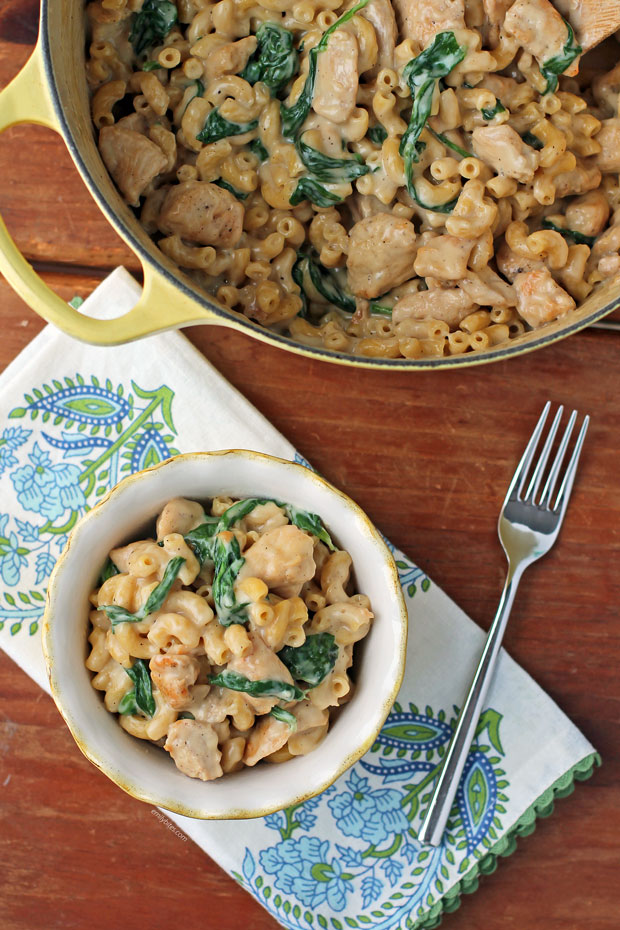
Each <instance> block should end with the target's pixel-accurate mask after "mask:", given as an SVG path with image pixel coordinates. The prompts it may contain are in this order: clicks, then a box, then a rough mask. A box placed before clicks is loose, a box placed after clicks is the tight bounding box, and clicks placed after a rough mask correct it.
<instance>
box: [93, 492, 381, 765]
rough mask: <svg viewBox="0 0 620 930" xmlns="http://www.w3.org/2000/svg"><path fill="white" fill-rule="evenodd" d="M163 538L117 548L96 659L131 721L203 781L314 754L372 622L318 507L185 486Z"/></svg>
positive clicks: (167, 514) (98, 593)
mask: <svg viewBox="0 0 620 930" xmlns="http://www.w3.org/2000/svg"><path fill="white" fill-rule="evenodd" d="M156 536H157V538H156V539H142V540H137V541H135V542H131V543H129V544H128V545H125V546H122V547H120V548H118V549H113V550H112V551H111V552H110V555H109V558H108V561H107V563H106V565H105V566H104V568H103V570H102V573H101V578H100V582H99V585H98V587H97V588H96V590H94V591H93V592H92V594H91V603H92V608H93V609H92V610H91V612H90V621H91V625H92V630H91V632H90V635H89V638H88V641H89V644H90V647H91V650H90V654H89V656H88V658H87V660H86V667H87V668H88V669H90V671H92V672H93V673H94V677H93V679H92V685H93V687H94V688H95V689H97V690H98V691H102V692H103V693H104V703H105V706H106V708H107V709H108V710H109V711H110V712H111V713H117V714H118V715H119V722H120V725H121V726H122V727H123V729H124V730H126V731H127V732H128V733H130V734H131V735H132V736H136V737H138V738H140V739H145V740H150V741H152V742H155V743H157V744H158V745H159V746H162V747H163V748H164V749H165V750H166V751H167V752H169V753H170V755H171V757H172V758H173V760H174V762H175V764H176V765H177V767H178V768H179V769H180V771H181V772H183V773H185V774H186V775H189V776H191V777H193V778H200V779H203V780H205V781H207V780H210V779H213V778H219V777H220V776H221V775H223V774H227V773H229V772H235V771H237V770H238V769H240V768H242V767H243V766H244V765H247V766H252V765H255V764H256V763H257V762H259V761H260V760H261V759H266V760H267V761H272V762H273V761H284V760H285V759H288V758H291V757H293V756H296V755H301V754H304V753H307V752H310V751H311V750H312V749H314V748H315V747H316V746H317V745H318V743H319V742H320V741H321V740H322V739H323V738H324V736H325V734H326V733H327V730H328V727H329V723H330V715H332V714H333V713H335V712H336V709H337V708H338V706H339V705H340V704H341V703H343V702H345V701H347V700H349V698H350V696H351V692H352V682H351V679H350V677H349V674H348V673H349V670H350V668H351V664H352V662H353V648H354V644H355V643H356V642H358V641H359V640H360V639H362V638H363V637H364V636H366V634H367V633H368V631H369V629H370V625H371V623H372V620H373V614H372V611H371V607H370V602H369V600H368V598H367V597H365V596H364V595H361V594H358V593H355V589H354V587H353V581H352V577H351V571H352V565H351V557H350V556H349V554H348V553H347V552H346V551H344V550H339V549H337V548H336V546H335V545H334V543H333V542H332V540H331V538H330V536H329V534H328V533H327V531H326V529H325V528H324V526H323V525H322V523H321V521H320V519H319V518H318V517H317V516H316V514H311V513H306V512H305V511H301V510H298V509H297V508H295V507H293V506H292V505H288V504H281V503H278V502H276V501H273V500H264V499H246V500H240V501H233V500H232V499H230V498H224V497H219V498H218V497H216V498H214V499H213V500H212V502H211V506H210V512H209V513H208V514H207V513H205V511H204V510H203V507H202V505H201V504H199V503H198V502H196V501H187V500H184V499H182V498H177V499H175V500H172V501H170V502H169V503H168V504H166V506H165V507H164V509H163V511H162V512H161V514H160V515H159V517H158V520H157V527H156Z"/></svg>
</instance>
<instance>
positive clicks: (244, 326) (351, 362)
mask: <svg viewBox="0 0 620 930" xmlns="http://www.w3.org/2000/svg"><path fill="white" fill-rule="evenodd" d="M50 2H51V0H41V17H40V29H39V42H40V45H41V52H42V56H43V66H44V69H45V76H46V78H47V84H48V89H49V92H50V95H51V98H52V102H53V105H54V109H55V111H56V115H57V117H58V121H59V123H60V126H61V132H62V136H63V138H64V141H65V144H66V146H67V148H68V150H69V153H70V155H71V157H72V159H73V161H74V162H75V164H76V166H77V168H78V171H79V172H80V175H81V177H82V180H83V181H84V183H85V184H86V186H87V188H88V190H89V191H90V193H91V195H92V196H93V198H94V199H95V201H96V202H97V204H98V205H99V208H100V210H101V211H102V213H104V215H105V216H106V217H107V219H108V221H109V222H110V224H111V225H112V227H113V228H114V229H116V231H117V232H118V233H119V235H120V236H121V237H122V238H123V239H124V240H125V241H126V242H127V244H128V245H129V247H130V248H131V249H132V251H133V252H134V253H135V254H136V255H137V256H138V258H139V260H140V262H142V263H143V264H145V265H149V266H150V267H151V268H153V269H154V270H155V271H156V272H157V273H158V274H161V275H163V277H165V279H166V280H167V281H168V283H169V284H172V285H173V286H174V287H177V288H178V289H179V290H180V291H182V292H183V294H184V295H185V296H186V297H188V298H190V299H191V300H194V301H196V303H197V304H199V305H200V306H203V307H204V308H206V309H207V310H209V312H210V313H212V314H214V315H215V316H216V317H218V319H219V320H221V324H222V326H228V327H231V326H232V327H233V328H235V329H238V330H239V331H240V332H247V333H248V334H249V335H252V336H254V337H255V338H257V339H259V340H260V341H261V342H266V343H268V344H270V345H273V346H275V347H276V348H280V349H284V350H285V351H287V352H294V353H295V354H297V355H305V356H307V357H310V358H318V359H320V360H322V361H326V362H332V363H336V364H341V365H348V366H350V367H354V368H370V369H383V370H390V371H421V370H427V369H435V368H442V369H451V368H457V367H472V366H474V365H483V364H490V363H491V362H499V361H503V360H504V359H507V358H510V357H511V356H514V355H525V354H526V353H527V352H532V351H534V350H535V349H540V348H543V347H544V346H548V345H551V344H552V343H554V342H559V341H560V340H561V339H565V338H566V337H567V336H571V335H573V334H574V333H577V332H579V331H580V330H582V329H586V328H587V327H588V326H589V325H590V324H591V323H594V322H595V321H596V320H599V319H601V318H602V317H604V316H606V315H607V314H608V313H611V312H612V311H613V310H616V309H617V308H618V307H620V295H618V297H617V298H616V299H615V300H613V301H611V303H609V304H606V305H605V306H604V307H602V308H601V309H599V310H595V311H593V312H592V313H591V314H589V315H588V316H587V317H584V318H583V319H581V320H578V321H576V322H574V323H571V324H570V325H568V326H566V327H565V328H564V329H562V330H560V331H559V332H554V333H549V334H548V335H544V334H541V335H540V336H538V337H537V338H536V339H533V340H532V341H531V342H530V343H527V344H525V345H523V344H521V345H511V344H510V342H509V343H507V344H506V346H505V347H500V348H494V349H493V350H492V351H491V352H488V351H486V352H481V353H477V352H465V353H463V355H449V356H442V357H441V358H422V359H391V358H369V357H367V356H355V355H350V354H348V353H344V352H333V351H329V350H328V349H325V348H322V347H318V346H305V345H302V344H301V343H298V342H295V341H294V340H292V339H290V338H287V337H286V336H282V335H280V334H279V333H274V332H272V331H271V330H267V329H265V328H264V327H262V326H260V325H259V324H258V323H254V322H253V321H252V320H249V319H243V320H242V319H239V318H238V317H237V316H233V314H231V313H227V312H226V311H225V310H222V309H221V308H220V307H218V306H217V304H215V303H211V302H210V301H209V300H208V299H207V298H206V296H203V295H202V294H200V292H198V291H194V290H191V289H190V288H188V287H187V285H186V284H185V283H184V282H183V281H181V280H180V279H179V278H177V277H176V276H175V275H173V274H172V273H171V272H170V271H169V270H168V269H167V268H165V267H164V266H163V265H160V264H159V263H158V262H156V261H155V260H154V259H153V257H152V256H151V255H150V254H149V253H148V252H147V251H146V249H144V247H143V246H142V244H141V243H140V242H139V241H138V239H136V237H135V236H134V233H133V231H132V229H131V227H130V226H128V225H127V224H126V223H125V221H124V220H123V219H122V218H121V217H119V216H118V215H117V214H116V213H115V212H114V211H113V210H112V207H111V206H110V204H109V203H108V202H107V200H106V198H105V197H104V196H103V194H102V192H101V191H100V189H99V187H98V185H97V182H96V181H95V179H94V178H93V177H92V175H91V174H90V171H89V169H88V166H87V165H86V163H85V161H84V159H83V158H82V154H81V152H80V148H79V146H78V144H77V142H76V140H75V138H74V135H73V131H72V129H71V125H70V123H69V121H68V120H67V118H66V115H65V111H64V107H63V104H62V100H61V97H60V94H59V92H58V87H57V84H56V79H55V75H54V71H53V68H52V58H51V53H50V36H49V32H48V15H47V12H48V6H49V4H50ZM198 323H199V321H198Z"/></svg>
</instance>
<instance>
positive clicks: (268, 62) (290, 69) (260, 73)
mask: <svg viewBox="0 0 620 930" xmlns="http://www.w3.org/2000/svg"><path fill="white" fill-rule="evenodd" d="M293 38H294V37H293V33H292V32H289V30H288V29H283V27H282V26H277V25H276V24H275V23H263V24H262V25H261V26H259V27H258V29H257V31H256V39H257V42H258V44H257V47H256V51H255V52H254V53H253V55H252V56H251V57H250V59H249V60H248V63H247V65H246V66H245V68H244V69H243V71H242V72H241V74H240V77H242V78H243V80H244V81H247V82H248V83H249V84H256V82H257V81H262V82H263V84H266V85H267V87H268V88H269V90H270V91H271V93H272V95H273V96H275V95H276V94H277V93H278V91H279V90H282V88H283V87H285V85H286V84H288V82H289V81H290V80H291V78H292V77H293V75H295V74H296V73H297V66H298V64H299V55H298V54H297V51H296V50H295V48H294V47H293Z"/></svg>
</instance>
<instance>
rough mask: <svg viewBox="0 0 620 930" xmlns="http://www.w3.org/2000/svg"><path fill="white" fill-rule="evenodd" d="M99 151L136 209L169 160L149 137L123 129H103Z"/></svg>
mask: <svg viewBox="0 0 620 930" xmlns="http://www.w3.org/2000/svg"><path fill="white" fill-rule="evenodd" d="M99 151H100V152H101V157H102V158H103V160H104V162H105V166H106V168H107V169H108V171H109V172H110V174H111V175H112V177H113V178H114V181H115V182H116V185H117V187H118V188H119V189H120V191H121V193H122V195H123V197H124V198H125V200H126V201H127V203H128V204H130V205H131V206H132V207H137V206H139V205H140V197H141V196H142V194H143V193H144V191H145V190H146V188H147V187H148V186H149V184H150V183H151V181H153V180H154V179H155V178H156V177H157V175H158V174H161V173H162V171H164V170H165V168H166V165H167V164H168V159H167V158H166V156H165V155H164V153H163V152H162V150H161V149H160V147H159V146H158V145H155V143H154V142H151V140H150V139H147V138H146V136H143V135H141V133H139V132H135V131H134V130H133V129H125V128H124V127H120V126H103V127H102V129H101V132H100V133H99Z"/></svg>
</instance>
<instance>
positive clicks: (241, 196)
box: [213, 178, 250, 200]
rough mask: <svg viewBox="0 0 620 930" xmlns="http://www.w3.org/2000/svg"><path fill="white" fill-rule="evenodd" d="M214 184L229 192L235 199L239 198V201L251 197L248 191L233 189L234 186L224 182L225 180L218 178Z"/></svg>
mask: <svg viewBox="0 0 620 930" xmlns="http://www.w3.org/2000/svg"><path fill="white" fill-rule="evenodd" d="M213 183H214V184H217V186H218V187H221V188H222V190H225V191H229V192H230V193H231V194H232V195H233V197H236V198H237V200H247V199H248V197H249V196H250V195H249V193H248V192H247V191H240V190H237V188H236V187H233V186H232V184H229V183H228V181H225V180H224V178H216V180H215V181H214V182H213Z"/></svg>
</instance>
